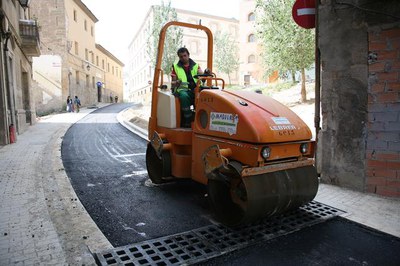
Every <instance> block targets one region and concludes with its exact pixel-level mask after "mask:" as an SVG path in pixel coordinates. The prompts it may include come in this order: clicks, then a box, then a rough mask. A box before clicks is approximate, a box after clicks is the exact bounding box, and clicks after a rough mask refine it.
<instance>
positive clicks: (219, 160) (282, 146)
mask: <svg viewBox="0 0 400 266" xmlns="http://www.w3.org/2000/svg"><path fill="white" fill-rule="evenodd" d="M170 26H179V27H187V28H191V29H197V30H202V31H204V32H205V34H206V35H207V37H208V38H207V40H208V41H207V68H208V69H209V70H211V73H212V61H213V36H212V33H211V31H210V30H209V29H208V28H207V27H205V26H202V25H195V24H189V23H183V22H176V21H171V22H168V23H167V24H165V26H164V27H163V28H162V30H161V32H160V39H159V44H158V54H157V61H156V68H155V73H154V80H153V85H152V86H153V87H152V106H151V117H150V119H149V132H148V136H149V143H148V146H147V151H146V166H147V171H148V174H149V177H150V179H151V180H152V182H153V183H156V184H160V183H164V182H168V181H171V180H176V179H180V178H190V179H193V180H194V181H197V182H199V183H201V184H204V185H206V186H207V188H208V197H209V200H210V203H211V207H212V209H213V211H214V213H215V217H216V219H217V220H218V221H220V222H221V223H223V224H225V225H227V226H238V225H242V224H245V223H250V222H253V221H255V220H258V219H260V218H264V217H268V216H272V215H277V214H281V213H283V212H286V211H290V210H293V209H295V208H298V207H300V206H302V205H304V204H306V203H308V202H310V201H311V200H313V198H314V197H315V195H316V193H317V190H318V176H317V172H316V169H315V167H314V148H315V143H314V141H312V140H311V138H312V134H311V131H310V129H309V128H308V126H307V125H306V124H305V123H304V122H303V121H302V120H301V119H300V118H299V117H298V116H297V115H296V114H295V113H293V112H292V111H291V110H290V109H289V108H287V107H286V106H284V105H282V104H281V103H279V102H277V101H276V100H274V99H272V98H270V97H267V96H265V95H262V94H258V93H255V92H250V91H243V90H228V89H225V88H224V87H225V83H224V80H223V79H221V78H217V77H216V76H215V74H212V75H208V74H203V75H198V77H195V78H198V82H197V86H196V88H195V102H194V106H193V113H194V119H193V122H192V125H191V128H183V127H180V121H181V110H180V102H179V99H178V98H177V97H175V96H174V95H173V94H172V93H171V91H170V90H169V89H168V87H167V84H164V82H163V71H162V69H161V61H162V56H163V50H164V41H165V35H166V31H167V29H168V28H169V27H170Z"/></svg>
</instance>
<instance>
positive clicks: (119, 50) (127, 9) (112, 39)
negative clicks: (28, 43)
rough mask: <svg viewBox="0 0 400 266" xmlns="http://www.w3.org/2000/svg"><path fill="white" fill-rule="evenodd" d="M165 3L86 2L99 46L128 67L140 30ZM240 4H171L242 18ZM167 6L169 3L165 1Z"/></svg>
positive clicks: (226, 0) (215, 0)
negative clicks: (155, 7)
mask: <svg viewBox="0 0 400 266" xmlns="http://www.w3.org/2000/svg"><path fill="white" fill-rule="evenodd" d="M161 1H162V0H82V2H83V3H84V4H85V5H86V6H87V7H88V8H89V9H90V11H92V13H93V14H94V15H95V16H96V17H97V19H98V20H99V21H98V22H97V23H96V26H95V29H96V32H95V34H96V43H98V44H100V45H102V46H103V47H104V48H106V49H107V50H108V51H109V52H111V53H112V54H113V55H115V56H116V57H117V58H118V59H120V60H121V61H122V62H123V63H125V64H126V63H127V52H128V45H129V43H130V42H131V41H132V39H133V37H134V35H135V34H136V32H137V31H138V30H139V27H140V26H141V24H142V22H143V20H144V19H145V16H146V14H147V12H148V10H149V8H150V6H152V5H160V4H161ZM239 1H240V0H200V1H195V0H171V6H172V7H173V8H178V9H184V10H190V11H196V12H200V13H205V14H210V15H216V16H221V17H227V18H232V17H234V18H238V15H239ZM164 3H168V1H167V0H164Z"/></svg>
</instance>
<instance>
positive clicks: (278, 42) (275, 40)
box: [256, 0, 315, 74]
mask: <svg viewBox="0 0 400 266" xmlns="http://www.w3.org/2000/svg"><path fill="white" fill-rule="evenodd" d="M294 2H295V0H268V1H265V0H257V6H256V12H257V16H256V17H257V37H258V39H259V40H260V42H261V44H262V48H263V53H262V58H263V63H264V65H265V70H266V74H271V73H272V72H273V71H274V70H278V71H279V72H281V73H285V72H288V71H291V72H292V71H300V70H302V69H307V68H309V67H310V66H311V65H312V63H313V62H314V56H315V55H314V36H315V33H314V30H310V29H303V28H301V27H300V26H298V25H297V24H296V23H295V22H294V21H293V18H292V7H293V3H294Z"/></svg>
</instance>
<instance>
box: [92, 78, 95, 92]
mask: <svg viewBox="0 0 400 266" xmlns="http://www.w3.org/2000/svg"><path fill="white" fill-rule="evenodd" d="M92 86H93V88H95V89H96V81H95V78H94V77H92Z"/></svg>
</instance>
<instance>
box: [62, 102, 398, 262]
mask: <svg viewBox="0 0 400 266" xmlns="http://www.w3.org/2000/svg"><path fill="white" fill-rule="evenodd" d="M129 106H132V105H131V104H130V105H128V104H113V105H109V106H107V107H105V108H102V109H99V110H96V111H94V112H92V113H91V114H89V115H87V116H86V117H85V118H83V119H82V120H80V121H79V122H78V123H76V124H74V125H73V126H72V127H71V128H70V129H69V130H68V131H67V133H66V134H65V136H64V139H63V142H62V160H63V163H64V167H65V170H66V172H67V175H68V177H69V178H70V180H71V183H72V185H73V187H74V189H75V192H76V194H77V195H78V197H79V199H80V201H81V202H82V203H83V205H84V206H85V208H86V210H87V211H88V213H89V214H90V216H91V217H92V219H93V220H94V221H95V223H96V224H97V226H98V227H99V229H100V230H101V231H102V232H103V233H104V235H105V236H106V237H107V238H108V239H109V241H110V242H111V243H112V245H113V246H115V247H117V246H123V245H128V244H133V243H137V242H142V241H145V240H150V239H154V238H158V237H162V236H167V235H171V234H177V233H181V232H185V231H189V230H192V229H196V228H199V227H202V226H205V225H209V224H210V223H211V219H210V217H211V214H210V212H209V208H208V205H207V200H206V198H205V193H206V192H205V191H206V189H205V187H204V186H202V185H199V184H196V183H194V182H191V181H190V180H188V181H184V182H173V183H170V184H165V185H161V186H154V185H152V184H151V182H149V180H148V176H147V171H146V164H145V152H146V144H147V143H146V141H144V140H143V139H141V138H139V137H138V136H136V135H135V134H133V133H131V132H130V131H128V130H127V129H125V128H124V127H123V126H121V125H120V124H119V123H118V122H117V119H116V115H117V114H118V113H119V112H120V111H122V110H124V109H125V108H127V107H129ZM398 250H400V240H399V238H396V237H393V236H390V235H386V234H384V233H380V232H377V231H374V230H371V229H369V228H366V227H363V226H361V225H359V224H356V223H353V222H348V221H347V220H345V219H343V218H336V219H333V220H330V221H327V222H324V223H322V224H319V225H315V226H312V227H309V228H306V229H303V230H301V231H299V232H296V233H293V234H289V235H287V236H282V237H279V238H277V239H274V240H270V241H266V242H263V243H259V244H257V245H254V246H250V247H248V248H246V249H242V250H240V251H237V252H235V253H233V254H226V255H224V256H221V257H218V258H215V259H212V260H211V261H208V262H207V263H204V265H266V264H271V265H400V255H399V253H398Z"/></svg>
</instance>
